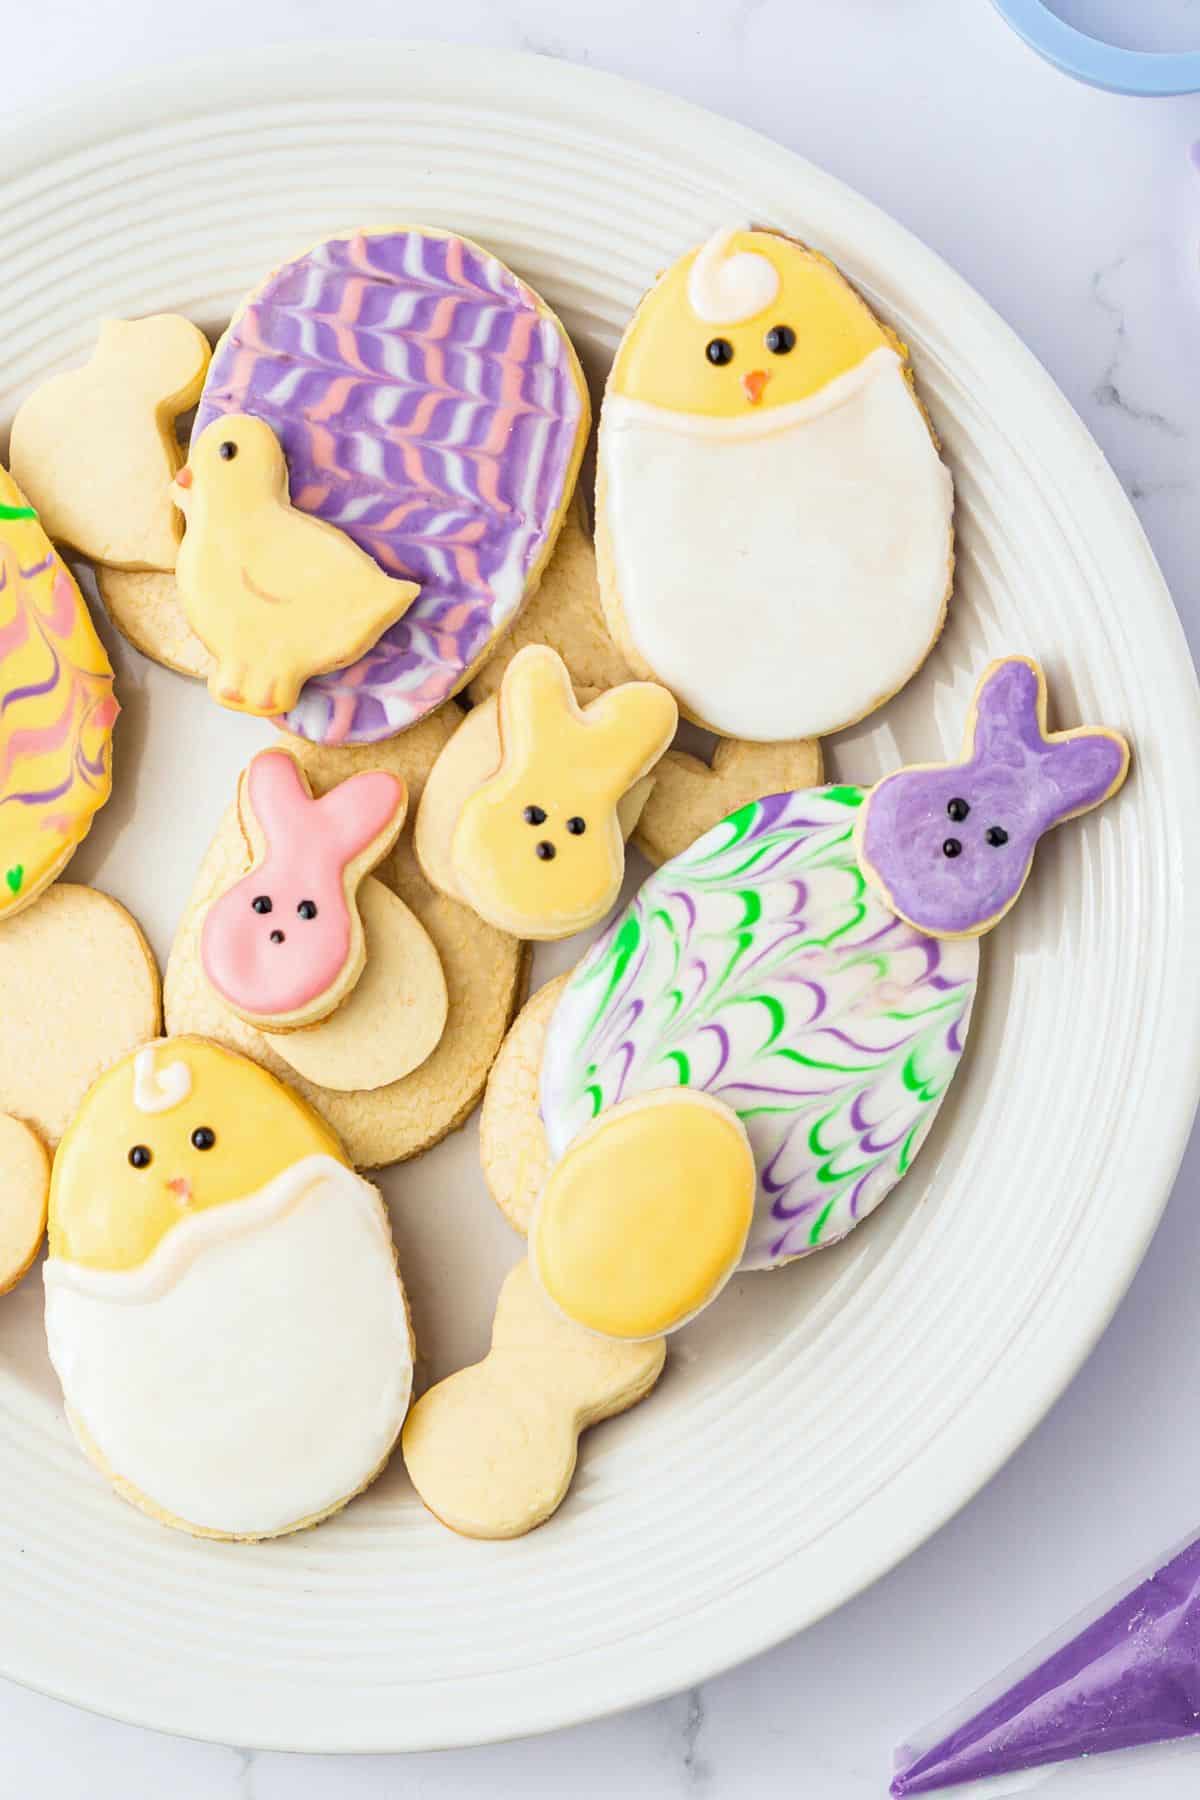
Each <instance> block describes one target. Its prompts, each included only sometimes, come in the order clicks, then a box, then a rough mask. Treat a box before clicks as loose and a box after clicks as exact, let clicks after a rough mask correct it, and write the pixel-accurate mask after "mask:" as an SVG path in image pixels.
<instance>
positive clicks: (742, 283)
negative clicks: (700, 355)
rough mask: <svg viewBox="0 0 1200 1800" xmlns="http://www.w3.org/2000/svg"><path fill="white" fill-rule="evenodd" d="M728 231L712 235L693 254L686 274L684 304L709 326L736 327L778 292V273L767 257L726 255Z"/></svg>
mask: <svg viewBox="0 0 1200 1800" xmlns="http://www.w3.org/2000/svg"><path fill="white" fill-rule="evenodd" d="M733 235H734V234H733V232H732V231H717V232H714V233H713V235H712V237H710V238H709V240H708V242H707V243H706V244H704V245H702V246H701V248H700V249H699V250H698V251H697V252H696V256H695V259H694V261H693V263H692V266H691V268H690V269H689V271H688V286H687V294H688V305H689V306H690V307H691V309H692V311H693V312H694V313H695V315H696V317H697V318H698V319H703V320H704V321H705V323H706V324H709V325H736V324H738V322H739V321H740V320H742V319H752V318H753V317H754V315H755V313H759V312H762V310H763V308H764V307H766V306H770V304H771V302H772V301H773V300H774V299H775V297H776V295H777V294H778V292H779V273H778V271H777V270H776V268H775V265H774V264H773V263H772V262H771V261H770V259H769V258H768V257H765V256H759V255H757V254H756V253H755V252H754V251H753V250H736V251H735V252H734V253H733V255H732V256H730V255H728V254H727V251H726V246H727V245H728V244H729V241H730V239H731V238H732V237H733Z"/></svg>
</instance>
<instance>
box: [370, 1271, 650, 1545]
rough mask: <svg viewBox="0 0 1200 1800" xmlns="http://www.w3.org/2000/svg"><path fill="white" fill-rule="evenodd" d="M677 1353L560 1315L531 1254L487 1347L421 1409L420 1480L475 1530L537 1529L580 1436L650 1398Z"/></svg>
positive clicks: (461, 1527) (414, 1454)
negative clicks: (541, 1287)
mask: <svg viewBox="0 0 1200 1800" xmlns="http://www.w3.org/2000/svg"><path fill="white" fill-rule="evenodd" d="M665 1360H666V1345H665V1344H664V1343H663V1340H662V1339H661V1338H655V1339H653V1340H652V1341H651V1342H649V1343H640V1344H621V1343H617V1342H614V1341H613V1340H612V1339H606V1338H601V1337H597V1336H596V1335H595V1334H594V1333H592V1332H590V1331H584V1330H581V1329H580V1327H579V1326H577V1325H572V1324H571V1323H570V1322H569V1321H568V1320H566V1319H563V1318H560V1317H559V1316H558V1315H557V1314H556V1313H555V1312H554V1311H553V1310H552V1309H551V1308H550V1307H549V1306H548V1305H547V1303H546V1300H545V1298H544V1296H543V1295H542V1294H541V1293H540V1292H539V1291H538V1287H537V1284H536V1282H535V1281H534V1279H533V1277H532V1275H531V1273H530V1269H529V1264H528V1262H526V1261H524V1260H522V1261H521V1262H519V1263H518V1264H517V1266H516V1268H515V1269H513V1270H512V1272H511V1273H510V1274H509V1275H508V1276H507V1278H506V1279H505V1282H504V1286H503V1287H502V1288H501V1290H500V1298H499V1300H498V1301H497V1303H496V1317H495V1321H494V1323H493V1326H492V1347H491V1349H490V1351H489V1352H488V1354H487V1356H486V1357H485V1358H484V1360H483V1361H482V1362H480V1363H475V1364H474V1365H473V1366H472V1367H471V1368H469V1369H460V1370H459V1371H458V1373H457V1374H455V1375H450V1376H448V1377H447V1378H446V1380H445V1381H440V1382H438V1384H437V1386H436V1387H433V1388H430V1390H429V1392H428V1393H427V1394H425V1395H423V1396H422V1398H421V1399H420V1400H418V1401H417V1403H416V1405H415V1406H414V1407H413V1409H412V1412H411V1413H410V1414H409V1417H408V1422H407V1424H406V1425H405V1428H404V1437H403V1446H404V1460H405V1464H406V1466H407V1468H408V1472H409V1475H410V1476H411V1477H412V1481H413V1485H414V1487H415V1488H416V1490H417V1492H418V1494H419V1495H420V1496H421V1498H422V1500H423V1501H424V1502H425V1504H426V1506H427V1507H428V1508H429V1510H430V1512H432V1513H434V1514H435V1515H436V1516H437V1517H438V1518H439V1519H440V1520H441V1521H442V1523H443V1524H444V1525H448V1526H449V1527H450V1528H451V1530H452V1531H458V1532H461V1533H462V1534H463V1535H464V1536H466V1537H475V1538H512V1537H520V1536H521V1535H522V1533H524V1532H526V1531H532V1530H533V1528H534V1526H535V1525H540V1524H541V1523H542V1522H543V1520H545V1519H547V1518H549V1516H550V1514H551V1513H552V1512H553V1511H554V1510H555V1508H556V1507H557V1506H558V1505H559V1504H560V1502H561V1501H562V1499H563V1496H564V1495H565V1494H566V1491H567V1489H568V1487H569V1486H570V1485H571V1477H572V1475H573V1474H574V1473H575V1461H576V1457H577V1455H578V1448H579V1434H580V1433H581V1432H582V1431H584V1430H586V1429H587V1427H588V1426H590V1425H596V1424H598V1423H599V1422H600V1420H601V1419H609V1418H612V1417H613V1415H614V1414H616V1413H619V1412H624V1411H625V1410H626V1409H627V1408H628V1407H631V1406H635V1405H636V1404H637V1402H638V1401H639V1400H642V1399H644V1398H645V1396H646V1395H647V1394H648V1393H649V1392H650V1390H651V1388H652V1387H653V1386H654V1384H655V1382H656V1381H657V1380H658V1377H659V1375H660V1374H661V1373H662V1368H663V1363H664V1361H665Z"/></svg>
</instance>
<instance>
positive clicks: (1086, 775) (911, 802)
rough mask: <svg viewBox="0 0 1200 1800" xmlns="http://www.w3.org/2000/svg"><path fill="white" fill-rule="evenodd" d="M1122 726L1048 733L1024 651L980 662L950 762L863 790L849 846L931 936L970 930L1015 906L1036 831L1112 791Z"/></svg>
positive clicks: (1117, 781)
mask: <svg viewBox="0 0 1200 1800" xmlns="http://www.w3.org/2000/svg"><path fill="white" fill-rule="evenodd" d="M1128 768H1129V746H1128V744H1127V743H1126V742H1125V739H1124V738H1123V737H1121V736H1120V734H1119V733H1118V732H1115V731H1108V730H1105V729H1103V728H1099V727H1092V726H1080V727H1078V728H1077V729H1076V730H1074V731H1055V732H1051V731H1048V730H1047V729H1046V678H1045V676H1044V675H1043V673H1042V671H1041V669H1040V668H1039V667H1038V665H1037V663H1035V662H1034V661H1032V659H1031V658H1029V657H1025V656H1006V657H1003V658H1001V659H1000V660H999V661H998V662H994V663H992V664H991V666H990V667H989V668H988V669H986V670H985V672H984V674H983V677H982V679H981V681H980V683H979V685H978V687H977V688H976V690H975V701H974V704H973V706H972V708H971V714H970V717H969V718H968V721H967V729H966V736H965V740H964V744H963V753H962V756H961V757H960V758H959V760H958V761H957V762H951V763H923V764H918V765H915V766H913V767H911V768H907V769H898V770H897V771H896V773H895V774H894V775H889V776H887V777H886V778H885V779H884V780H883V781H881V782H880V783H879V784H878V786H877V787H876V788H875V789H874V791H873V792H872V793H871V794H870V795H869V796H868V798H867V801H866V804H865V805H864V806H863V809H862V813H861V814H860V818H859V824H858V830H857V842H858V851H859V860H860V862H861V864H862V868H863V872H864V874H865V875H866V876H867V877H868V879H869V880H870V881H871V883H872V884H873V885H874V887H875V888H876V890H877V891H878V893H879V895H880V897H881V898H882V899H883V901H884V902H885V904H886V905H887V906H889V907H890V908H891V910H892V911H893V912H894V913H897V914H898V915H899V916H900V918H902V919H904V920H905V921H906V922H907V923H908V924H910V925H914V926H915V927H916V928H917V929H918V930H919V931H924V932H927V933H928V934H929V935H930V936H931V937H978V936H980V935H982V933H983V932H985V931H990V930H991V929H992V927H993V925H996V924H998V923H999V921H1000V920H1001V919H1002V918H1003V917H1004V915H1005V913H1007V912H1008V911H1009V909H1010V908H1011V907H1012V906H1014V905H1015V904H1016V901H1017V899H1018V897H1019V895H1020V892H1021V889H1022V888H1023V887H1024V885H1025V882H1026V879H1027V877H1028V875H1029V871H1030V868H1031V866H1032V863H1033V853H1034V850H1035V849H1036V847H1037V843H1038V839H1039V838H1040V837H1041V836H1042V835H1043V833H1044V832H1047V831H1049V830H1050V829H1051V828H1052V827H1053V826H1055V825H1060V824H1062V822H1063V821H1064V820H1065V819H1074V818H1077V817H1078V816H1079V814H1080V813H1085V812H1090V811H1091V810H1092V808H1093V807H1096V806H1099V805H1101V803H1102V802H1103V801H1105V800H1107V799H1109V798H1110V796H1111V795H1113V794H1115V793H1116V791H1117V789H1118V788H1119V787H1120V786H1121V783H1122V782H1123V781H1124V779H1125V775H1126V772H1127V770H1128Z"/></svg>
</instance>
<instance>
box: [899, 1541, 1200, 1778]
mask: <svg viewBox="0 0 1200 1800" xmlns="http://www.w3.org/2000/svg"><path fill="white" fill-rule="evenodd" d="M1197 1737H1200V1538H1193V1539H1192V1540H1191V1541H1190V1542H1189V1543H1187V1544H1185V1545H1184V1546H1183V1547H1182V1548H1178V1549H1174V1550H1172V1551H1170V1552H1169V1553H1168V1555H1167V1557H1166V1559H1165V1560H1164V1559H1159V1560H1158V1561H1157V1562H1155V1563H1153V1564H1151V1565H1150V1566H1149V1568H1147V1569H1142V1570H1140V1571H1139V1572H1138V1574H1136V1575H1134V1576H1132V1577H1131V1578H1130V1579H1129V1580H1128V1581H1126V1582H1124V1583H1122V1585H1121V1586H1120V1587H1119V1588H1116V1589H1114V1590H1113V1591H1112V1592H1110V1593H1108V1594H1106V1595H1104V1597H1103V1598H1102V1599H1100V1600H1098V1601H1096V1602H1094V1604H1093V1605H1092V1606H1090V1607H1089V1608H1087V1610H1086V1611H1085V1612H1084V1613H1082V1614H1080V1615H1079V1617H1077V1618H1075V1619H1073V1620H1071V1622H1070V1623H1069V1624H1068V1625H1065V1626H1064V1627H1063V1628H1062V1629H1061V1630H1060V1631H1057V1632H1055V1633H1054V1634H1053V1636H1052V1637H1050V1638H1048V1639H1046V1640H1045V1642H1043V1643H1041V1644H1039V1645H1038V1646H1037V1648H1036V1649H1034V1650H1032V1651H1031V1652H1030V1653H1029V1654H1028V1655H1027V1656H1025V1657H1023V1658H1022V1659H1021V1661H1020V1662H1019V1663H1016V1664H1014V1665H1013V1666H1012V1667H1011V1668H1009V1669H1006V1670H1005V1671H1004V1673H1003V1674H1002V1675H1000V1676H998V1677H997V1679H996V1680H995V1681H993V1682H990V1683H989V1684H988V1686H987V1687H986V1688H984V1689H981V1690H980V1692H979V1693H977V1694H975V1695H973V1696H972V1697H971V1698H970V1699H969V1700H968V1701H966V1702H965V1703H964V1704H963V1705H962V1706H960V1707H959V1708H957V1709H956V1711H955V1713H953V1714H951V1715H949V1716H948V1717H947V1718H943V1719H940V1720H938V1721H937V1723H936V1724H934V1725H932V1726H929V1727H928V1728H927V1729H926V1730H925V1731H924V1732H921V1733H919V1734H918V1735H917V1739H916V1741H914V1742H912V1743H909V1744H905V1745H903V1746H902V1747H901V1748H900V1749H899V1750H897V1752H896V1756H895V1767H896V1774H895V1777H894V1779H893V1781H892V1785H891V1793H892V1795H893V1797H894V1800H909V1796H912V1795H917V1794H944V1795H947V1796H953V1795H959V1794H963V1795H965V1794H968V1793H971V1792H973V1791H974V1784H976V1783H981V1782H984V1781H986V1782H987V1783H988V1786H987V1789H986V1790H980V1791H981V1792H983V1791H986V1792H987V1793H988V1794H989V1795H997V1796H998V1795H1001V1794H1004V1793H1010V1792H1013V1793H1015V1792H1017V1791H1018V1790H1024V1789H1026V1788H1028V1787H1029V1786H1031V1785H1033V1783H1035V1782H1036V1779H1037V1778H1036V1776H1034V1775H1032V1774H1031V1772H1032V1771H1035V1770H1046V1772H1047V1773H1049V1772H1050V1768H1052V1767H1053V1766H1054V1765H1060V1764H1065V1763H1070V1762H1072V1761H1073V1760H1074V1759H1075V1758H1077V1757H1084V1756H1086V1757H1094V1756H1099V1755H1101V1754H1104V1753H1107V1752H1111V1751H1119V1750H1125V1751H1128V1750H1133V1749H1135V1748H1141V1747H1144V1746H1146V1745H1151V1744H1159V1745H1162V1744H1169V1743H1173V1742H1178V1741H1179V1740H1181V1739H1184V1738H1197ZM998 1777H1008V1778H1009V1779H1008V1780H1007V1781H1006V1780H1001V1779H997V1778H998Z"/></svg>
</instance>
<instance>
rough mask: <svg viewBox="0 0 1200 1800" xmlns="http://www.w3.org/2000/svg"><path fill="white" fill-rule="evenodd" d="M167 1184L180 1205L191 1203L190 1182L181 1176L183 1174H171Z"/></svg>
mask: <svg viewBox="0 0 1200 1800" xmlns="http://www.w3.org/2000/svg"><path fill="white" fill-rule="evenodd" d="M167 1186H168V1188H169V1189H170V1190H171V1192H172V1193H173V1194H174V1196H175V1198H176V1199H177V1200H178V1202H179V1204H180V1206H190V1205H191V1203H192V1184H191V1182H190V1181H188V1179H187V1178H186V1176H183V1175H174V1176H172V1178H171V1180H170V1181H168V1183H167Z"/></svg>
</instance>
